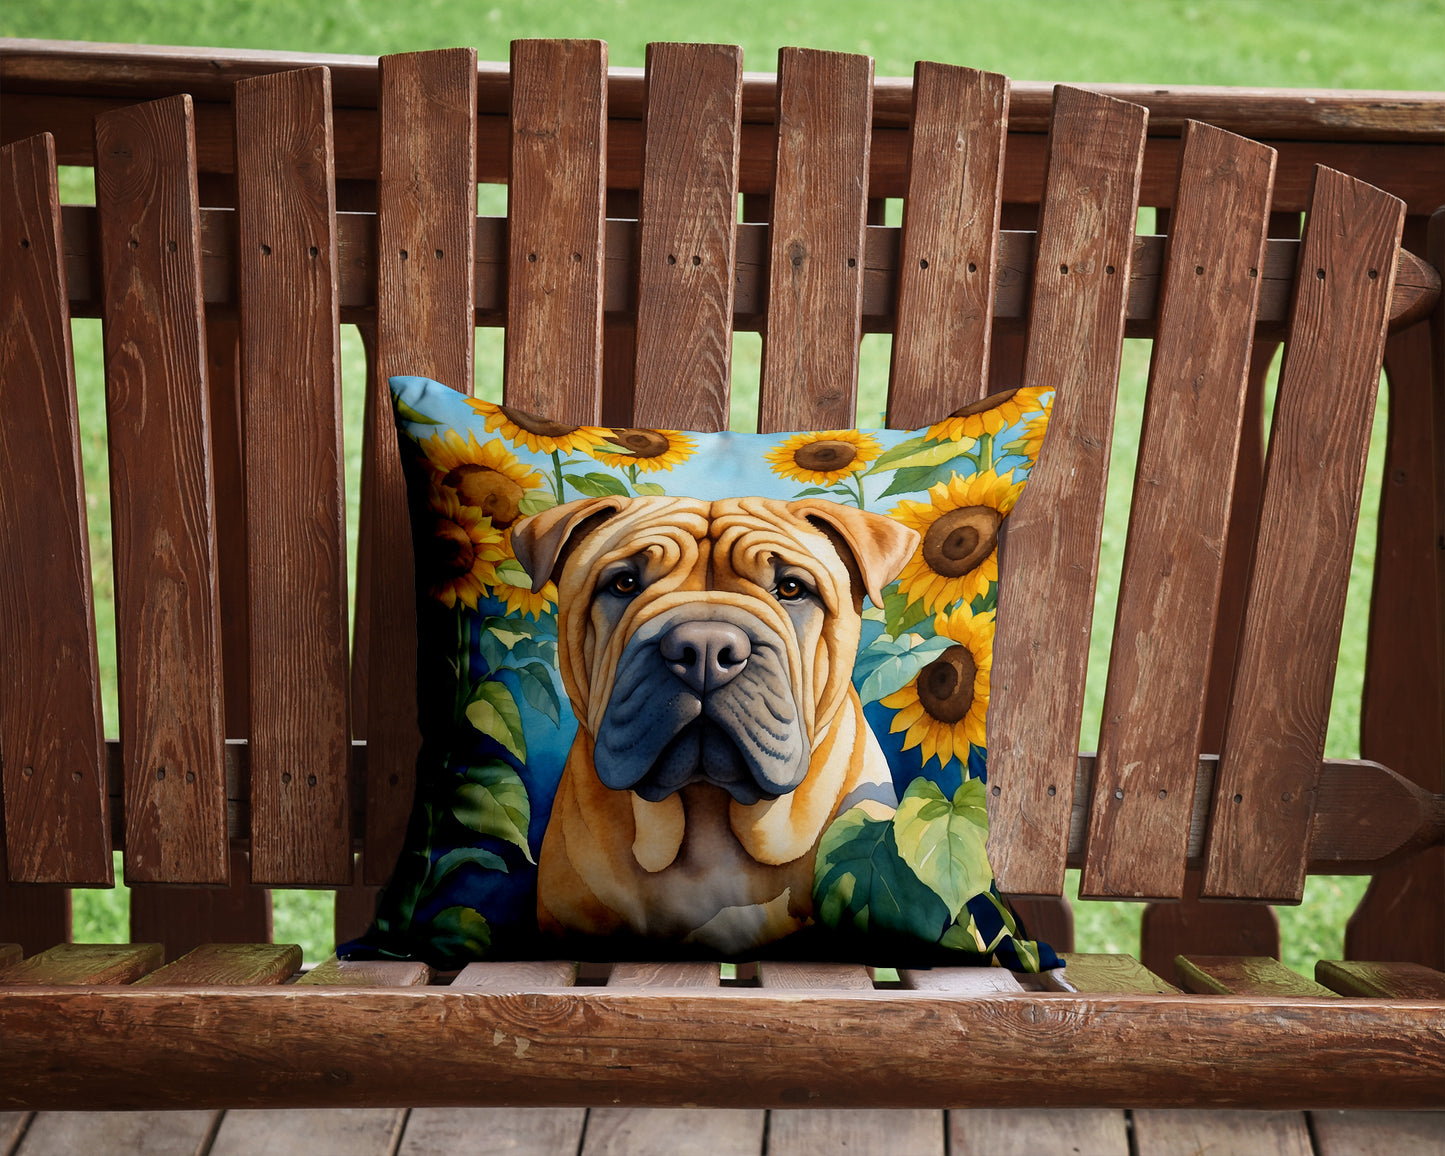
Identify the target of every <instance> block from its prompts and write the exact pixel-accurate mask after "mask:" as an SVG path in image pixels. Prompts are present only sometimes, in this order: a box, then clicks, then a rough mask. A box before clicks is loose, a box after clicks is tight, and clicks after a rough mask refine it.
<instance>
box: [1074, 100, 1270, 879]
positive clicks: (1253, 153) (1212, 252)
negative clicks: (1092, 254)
mask: <svg viewBox="0 0 1445 1156" xmlns="http://www.w3.org/2000/svg"><path fill="white" fill-rule="evenodd" d="M1273 176H1274V150H1272V149H1268V148H1265V147H1264V146H1262V145H1258V144H1255V143H1254V142H1253V141H1247V140H1245V139H1244V138H1243V137H1237V136H1234V135H1233V134H1232V133H1226V132H1222V131H1220V130H1218V129H1213V128H1210V127H1209V126H1207V125H1202V124H1193V123H1192V124H1190V125H1189V126H1188V127H1187V128H1186V129H1185V136H1184V147H1183V152H1182V153H1181V156H1180V162H1179V196H1178V199H1177V201H1176V205H1175V208H1174V210H1173V212H1172V214H1171V220H1170V231H1169V243H1168V248H1167V250H1166V256H1165V263H1166V267H1167V273H1166V278H1165V282H1164V286H1163V289H1162V291H1161V294H1160V300H1159V323H1158V334H1157V336H1156V337H1155V340H1154V351H1153V358H1152V361H1151V363H1150V368H1149V392H1148V398H1147V401H1146V408H1145V413H1144V425H1143V430H1142V433H1141V437H1140V446H1139V463H1138V469H1137V472H1136V473H1135V476H1134V500H1133V502H1132V504H1131V507H1130V514H1129V536H1128V540H1127V542H1126V544H1125V548H1124V565H1123V573H1122V577H1121V579H1120V589H1119V605H1118V612H1117V616H1116V618H1115V620H1114V638H1113V644H1112V645H1111V647H1110V650H1109V655H1110V659H1109V675H1108V683H1107V685H1106V688H1105V691H1104V709H1103V721H1102V727H1101V730H1100V734H1099V748H1098V754H1097V759H1096V762H1095V769H1094V797H1093V806H1092V811H1091V815H1090V823H1089V844H1088V856H1087V859H1086V861H1085V864H1084V873H1083V876H1082V879H1081V881H1080V888H1079V894H1080V896H1081V897H1083V898H1129V899H1141V898H1145V897H1153V898H1173V899H1177V898H1179V897H1180V896H1182V895H1183V893H1184V864H1185V857H1186V854H1185V852H1186V846H1185V845H1186V840H1187V836H1188V831H1189V823H1188V818H1187V816H1188V815H1189V814H1190V812H1191V810H1192V808H1193V802H1194V779H1195V769H1196V767H1197V766H1198V755H1199V750H1200V739H1201V735H1202V732H1203V727H1204V702H1205V694H1204V692H1205V689H1206V686H1207V682H1208V677H1209V643H1210V638H1211V635H1212V634H1213V631H1214V622H1215V612H1216V609H1217V607H1218V602H1219V590H1220V581H1221V578H1222V576H1223V564H1224V548H1225V540H1226V535H1227V531H1228V527H1229V499H1230V495H1231V491H1232V489H1233V479H1234V464H1235V460H1236V458H1237V455H1238V451H1239V438H1240V430H1241V428H1242V425H1243V421H1244V414H1245V396H1246V389H1247V386H1248V380H1249V378H1248V374H1249V358H1250V339H1251V337H1252V336H1253V333H1254V314H1255V304H1256V301H1257V299H1258V294H1259V271H1260V268H1261V267H1262V265H1263V263H1264V255H1265V233H1266V226H1267V224H1268V221H1269V201H1270V187H1271V183H1272V180H1273ZM1206 335H1207V336H1206Z"/></svg>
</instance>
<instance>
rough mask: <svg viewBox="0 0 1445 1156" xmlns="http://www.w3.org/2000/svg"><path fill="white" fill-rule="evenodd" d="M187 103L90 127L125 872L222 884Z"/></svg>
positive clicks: (215, 588) (221, 757)
mask: <svg viewBox="0 0 1445 1156" xmlns="http://www.w3.org/2000/svg"><path fill="white" fill-rule="evenodd" d="M195 151H196V150H195V127H194V124H193V122H192V118H191V101H190V98H189V97H188V96H174V97H170V98H169V99H167V100H163V101H157V102H154V103H151V104H143V105H136V106H135V107H133V108H129V109H121V110H117V111H116V112H112V113H107V114H106V115H105V116H103V117H100V118H98V119H97V120H96V123H95V152H96V166H95V198H96V209H97V211H98V212H99V215H100V243H101V256H102V259H103V260H102V264H103V267H104V271H105V280H104V291H103V298H104V302H105V326H104V332H105V387H106V388H105V396H106V415H107V418H108V424H107V445H108V448H109V453H110V491H111V533H112V536H113V541H114V551H115V624H116V665H117V674H118V677H119V682H120V696H119V698H120V734H121V745H122V748H123V751H124V759H125V770H126V794H125V819H126V838H125V846H126V852H125V871H126V878H127V879H128V880H134V881H136V882H140V883H159V882H170V883H225V882H227V879H228V873H229V867H230V855H229V848H228V847H227V845H226V769H225V741H226V731H225V718H224V704H225V699H224V695H223V692H222V682H221V673H222V665H221V625H220V612H219V606H218V603H219V584H218V572H217V556H216V531H215V521H216V519H215V503H214V497H213V495H214V482H213V479H212V476H211V466H210V454H209V452H208V451H209V449H210V444H209V442H210V430H209V425H210V396H209V391H208V386H207V382H206V368H207V359H206V333H205V307H204V305H203V303H202V300H201V255H200V202H199V194H198V192H197V187H196V161H195Z"/></svg>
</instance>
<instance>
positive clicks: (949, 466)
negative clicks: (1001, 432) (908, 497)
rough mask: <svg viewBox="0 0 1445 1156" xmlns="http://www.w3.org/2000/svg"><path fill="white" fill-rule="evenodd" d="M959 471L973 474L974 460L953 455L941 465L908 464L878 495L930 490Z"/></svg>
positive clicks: (887, 495) (881, 496)
mask: <svg viewBox="0 0 1445 1156" xmlns="http://www.w3.org/2000/svg"><path fill="white" fill-rule="evenodd" d="M950 444H952V443H950ZM959 473H962V474H965V475H971V474H972V473H973V462H972V461H971V460H970V459H968V458H964V457H952V458H949V459H948V461H946V462H944V463H943V464H942V465H939V466H906V467H904V468H903V469H901V470H899V471H898V472H897V473H896V474H894V475H893V480H892V481H891V482H889V483H888V488H887V489H886V490H884V491H883V492H882V493H881V494H879V495H878V496H879V498H886V497H889V496H890V495H892V494H911V493H916V492H918V491H924V490H928V489H931V488H932V487H933V486H936V485H938V483H939V482H946V481H948V480H949V479H950V478H952V477H953V475H954V474H959Z"/></svg>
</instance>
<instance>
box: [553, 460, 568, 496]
mask: <svg viewBox="0 0 1445 1156" xmlns="http://www.w3.org/2000/svg"><path fill="white" fill-rule="evenodd" d="M552 468H553V470H555V471H556V474H557V504H558V505H559V506H560V505H561V504H562V503H563V502H564V501H566V499H565V498H564V497H563V496H562V485H563V483H562V455H561V454H560V453H558V452H557V451H556V450H553V451H552Z"/></svg>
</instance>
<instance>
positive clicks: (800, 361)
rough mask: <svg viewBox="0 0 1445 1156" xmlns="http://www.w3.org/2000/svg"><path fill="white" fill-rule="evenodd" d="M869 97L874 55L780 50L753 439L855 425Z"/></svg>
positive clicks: (871, 86) (790, 49)
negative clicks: (773, 178)
mask: <svg viewBox="0 0 1445 1156" xmlns="http://www.w3.org/2000/svg"><path fill="white" fill-rule="evenodd" d="M872 88H873V60H872V58H871V57H867V56H855V55H850V54H847V53H841V52H816V51H812V50H809V49H802V48H784V49H783V50H782V51H781V52H779V53H778V113H777V124H778V131H777V169H776V171H777V183H776V185H775V187H774V188H773V192H772V214H773V218H772V227H771V229H770V230H769V234H768V236H769V277H768V304H767V312H768V320H767V331H766V332H765V334H764V336H763V369H762V381H761V383H760V386H759V394H758V431H759V432H760V433H772V432H775V431H777V430H787V429H813V430H829V429H846V428H851V427H852V426H853V425H854V407H855V403H856V399H857V391H858V340H859V338H860V336H861V334H862V330H861V328H860V317H861V313H862V308H863V270H864V264H865V262H864V231H865V229H866V214H867V202H868V147H869V132H868V126H869V123H870V122H871V119H872ZM819 205H827V206H828V211H827V212H826V213H819V212H818V211H817V207H818V206H819Z"/></svg>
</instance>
